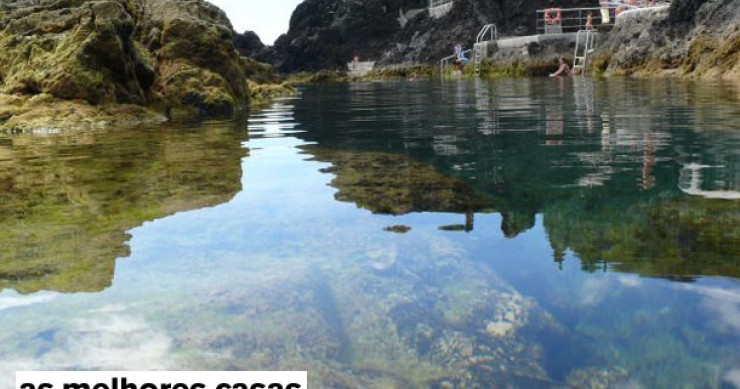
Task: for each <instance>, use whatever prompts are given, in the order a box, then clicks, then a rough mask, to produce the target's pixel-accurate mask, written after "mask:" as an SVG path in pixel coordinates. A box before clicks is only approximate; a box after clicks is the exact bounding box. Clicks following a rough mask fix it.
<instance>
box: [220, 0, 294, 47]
mask: <svg viewBox="0 0 740 389" xmlns="http://www.w3.org/2000/svg"><path fill="white" fill-rule="evenodd" d="M208 1H209V2H211V3H213V4H215V5H217V6H218V7H219V8H221V9H222V10H224V11H226V14H227V15H228V16H229V19H230V20H231V24H232V25H234V30H235V31H237V32H244V31H246V30H252V31H254V32H256V33H257V35H259V37H260V39H261V40H262V43H264V44H266V45H272V44H273V43H274V42H275V39H277V38H278V37H279V36H280V34H283V33H286V32H288V23H289V22H290V15H291V14H292V13H293V10H294V9H295V7H296V6H297V5H298V4H299V3H301V2H302V0H270V1H268V2H264V1H258V0H208Z"/></svg>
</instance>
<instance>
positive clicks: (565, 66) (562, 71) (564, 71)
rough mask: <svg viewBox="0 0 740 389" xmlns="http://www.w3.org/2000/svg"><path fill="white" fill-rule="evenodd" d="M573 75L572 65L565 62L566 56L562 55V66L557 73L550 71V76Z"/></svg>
mask: <svg viewBox="0 0 740 389" xmlns="http://www.w3.org/2000/svg"><path fill="white" fill-rule="evenodd" d="M570 75H571V71H570V66H568V64H567V63H565V58H563V57H560V68H558V71H557V72H555V73H550V77H559V76H560V77H568V76H570Z"/></svg>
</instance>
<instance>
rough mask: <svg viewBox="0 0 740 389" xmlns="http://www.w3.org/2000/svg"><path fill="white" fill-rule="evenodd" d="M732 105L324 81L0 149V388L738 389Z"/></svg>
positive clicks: (548, 86)
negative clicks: (280, 372) (263, 381)
mask: <svg viewBox="0 0 740 389" xmlns="http://www.w3.org/2000/svg"><path fill="white" fill-rule="evenodd" d="M739 91H740V89H738V87H735V86H727V85H713V84H712V85H705V84H692V83H683V82H676V81H671V82H666V81H652V82H648V81H627V80H610V81H591V80H581V79H573V80H551V79H525V80H501V81H491V82H482V81H461V82H446V83H441V82H436V81H435V82H431V81H430V82H398V83H362V84H346V85H344V84H343V85H329V86H312V87H309V88H306V89H304V90H303V91H302V93H301V95H300V96H298V97H296V98H290V99H283V100H279V101H277V102H276V103H275V104H273V105H272V106H270V107H268V108H265V109H263V110H259V111H255V112H253V113H251V114H250V115H248V117H244V118H240V119H235V120H232V121H224V122H208V123H200V124H173V125H168V126H166V127H161V128H149V129H134V130H126V131H102V132H91V133H82V134H80V133H75V134H64V133H44V134H19V135H0V168H2V169H0V200H2V205H0V231H1V232H0V288H3V291H2V292H0V322H1V323H3V325H2V329H0V386H2V387H3V388H6V387H10V386H11V385H12V384H13V379H14V378H13V374H12V373H13V372H14V371H15V370H45V369H93V370H97V369H105V370H119V369H120V370H151V369H170V370H235V369H239V370H259V369H297V370H308V371H309V382H310V385H311V387H312V388H427V387H429V388H456V387H459V388H462V387H465V388H495V387H502V388H505V387H513V388H562V387H572V388H599V387H611V388H735V387H740V351H738V350H740V284H738V277H740V223H739V222H740V200H738V195H739V191H740V154H739V153H738V150H740V104H739V102H740V100H739V99H740V92H739Z"/></svg>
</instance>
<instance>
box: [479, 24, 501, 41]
mask: <svg viewBox="0 0 740 389" xmlns="http://www.w3.org/2000/svg"><path fill="white" fill-rule="evenodd" d="M489 32H490V33H491V39H489V40H491V41H497V40H498V29H497V28H496V25H495V24H493V23H491V24H486V25H485V26H483V28H481V30H480V32H479V33H478V36H477V37H476V38H475V42H476V43H480V42H483V38H484V37H485V36H486V34H488V33H489Z"/></svg>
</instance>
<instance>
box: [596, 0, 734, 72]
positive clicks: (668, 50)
mask: <svg viewBox="0 0 740 389" xmlns="http://www.w3.org/2000/svg"><path fill="white" fill-rule="evenodd" d="M596 66H597V67H599V68H600V69H601V70H604V71H606V74H607V75H636V76H651V75H662V76H689V77H703V78H710V77H720V78H724V79H727V80H735V81H737V80H738V79H740V1H739V0H676V1H673V2H672V3H671V5H670V7H663V8H658V9H643V10H636V11H629V12H625V13H623V14H622V15H620V16H619V17H618V18H617V24H616V27H615V29H614V31H613V32H612V33H611V34H610V35H609V37H608V39H607V40H606V42H604V43H603V44H602V45H600V47H599V48H598V52H597V54H596Z"/></svg>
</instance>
